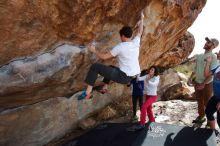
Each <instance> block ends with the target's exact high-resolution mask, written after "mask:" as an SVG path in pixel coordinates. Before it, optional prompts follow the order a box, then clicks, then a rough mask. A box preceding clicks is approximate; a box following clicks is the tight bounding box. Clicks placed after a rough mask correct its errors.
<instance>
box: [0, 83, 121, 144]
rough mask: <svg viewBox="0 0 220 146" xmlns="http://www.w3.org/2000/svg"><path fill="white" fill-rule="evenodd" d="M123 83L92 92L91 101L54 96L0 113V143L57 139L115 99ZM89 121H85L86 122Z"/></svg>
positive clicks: (40, 141)
mask: <svg viewBox="0 0 220 146" xmlns="http://www.w3.org/2000/svg"><path fill="white" fill-rule="evenodd" d="M122 91H123V86H120V87H116V86H115V88H112V92H110V93H107V94H104V95H103V94H100V93H95V94H94V96H95V98H92V99H90V100H81V101H78V100H77V96H78V94H75V95H74V96H72V97H70V98H65V97H56V98H51V99H49V100H46V101H43V102H40V103H37V104H34V105H27V106H22V107H19V108H14V109H8V110H5V111H3V112H1V113H0V145H2V146H3V145H4V146H5V145H8V146H33V145H34V146H41V145H44V144H46V143H48V142H49V141H51V140H52V139H54V138H59V137H61V136H63V135H65V134H66V133H67V132H70V130H72V129H73V128H75V127H76V124H77V122H78V121H79V120H81V119H83V118H85V117H86V116H87V115H88V114H89V113H91V112H92V111H96V110H98V109H100V108H103V107H105V106H106V105H107V104H109V103H111V102H112V101H115V100H117V98H119V97H120V96H121V94H122ZM87 124H88V123H87Z"/></svg>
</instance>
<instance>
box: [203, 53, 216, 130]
mask: <svg viewBox="0 0 220 146" xmlns="http://www.w3.org/2000/svg"><path fill="white" fill-rule="evenodd" d="M217 58H218V60H220V51H219V52H218V53H217ZM212 59H213V58H212V56H209V57H208V58H207V62H206V66H205V72H204V74H205V76H207V77H209V76H211V75H214V79H213V90H214V95H213V96H212V98H211V99H210V100H209V102H208V104H207V107H206V110H205V113H206V117H207V126H209V127H210V128H212V129H215V118H214V116H213V115H214V113H215V112H216V111H217V123H218V126H219V127H220V65H218V66H217V67H216V68H214V69H212V68H210V66H211V62H212Z"/></svg>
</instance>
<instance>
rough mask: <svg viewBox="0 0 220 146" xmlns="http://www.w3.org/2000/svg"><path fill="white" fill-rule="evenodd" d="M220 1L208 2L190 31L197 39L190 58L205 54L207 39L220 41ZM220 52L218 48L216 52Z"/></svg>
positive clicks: (210, 0) (208, 0)
mask: <svg viewBox="0 0 220 146" xmlns="http://www.w3.org/2000/svg"><path fill="white" fill-rule="evenodd" d="M219 17H220V0H207V3H206V5H205V7H204V8H203V10H202V12H201V13H200V14H199V16H198V17H197V19H196V20H195V22H194V23H193V25H192V26H191V27H190V28H189V29H188V31H189V32H191V33H192V34H193V35H194V37H195V48H194V50H193V52H192V53H191V55H190V56H193V55H194V54H198V53H203V52H204V50H203V46H204V43H205V39H204V38H205V37H206V36H207V37H209V38H216V39H218V40H219V41H220V19H219ZM218 50H220V47H219V46H218V47H217V48H216V49H215V50H214V52H217V51H218Z"/></svg>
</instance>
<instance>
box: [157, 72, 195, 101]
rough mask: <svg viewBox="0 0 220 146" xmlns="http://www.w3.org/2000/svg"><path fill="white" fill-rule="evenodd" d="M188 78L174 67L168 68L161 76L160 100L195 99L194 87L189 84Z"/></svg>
mask: <svg viewBox="0 0 220 146" xmlns="http://www.w3.org/2000/svg"><path fill="white" fill-rule="evenodd" d="M187 81H188V78H187V77H186V76H185V75H184V74H182V73H180V72H177V71H175V70H174V69H168V70H166V71H165V72H164V73H163V74H162V75H161V76H160V84H159V87H158V98H159V100H163V101H164V100H172V99H188V100H192V99H193V100H195V97H194V96H193V93H194V92H195V90H194V88H193V87H190V86H188V85H187Z"/></svg>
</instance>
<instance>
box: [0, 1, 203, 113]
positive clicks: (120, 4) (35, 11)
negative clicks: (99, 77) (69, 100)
mask: <svg viewBox="0 0 220 146" xmlns="http://www.w3.org/2000/svg"><path fill="white" fill-rule="evenodd" d="M205 2H206V1H205V0H202V1H196V0H193V1H183V0H163V1H162V0H154V1H152V0H149V1H142V0H135V1H134V0H133V1H125V0H113V1H112V0H107V1H102V0H96V1H94V0H87V1H78V0H73V1H67V0H59V1H55V0H52V1H28V0H19V1H15V0H9V1H2V2H1V3H0V6H1V7H0V14H1V21H0V28H1V29H0V34H1V39H0V58H1V59H0V64H1V68H0V108H1V109H5V108H12V107H18V106H21V105H27V104H32V103H36V102H40V101H43V100H46V99H49V98H51V97H57V96H69V95H71V94H72V93H74V92H76V91H79V90H80V89H82V80H84V77H85V74H86V73H87V70H88V67H89V66H90V64H91V63H93V62H96V61H97V60H96V59H94V57H92V55H91V54H88V53H87V51H86V48H84V45H85V44H87V43H88V42H91V41H94V42H96V46H97V48H98V49H99V50H100V51H105V50H108V49H109V48H111V47H112V46H114V45H115V44H116V43H117V42H119V36H118V31H119V29H120V28H121V27H122V26H123V25H130V26H134V25H135V24H136V23H137V21H138V19H139V15H140V11H141V10H142V9H144V15H145V20H144V25H145V30H144V34H143V36H142V43H141V51H140V63H141V66H142V68H148V67H149V66H150V65H153V64H157V65H160V66H168V65H169V64H178V63H180V62H181V61H182V60H183V59H185V58H186V57H187V55H188V54H189V53H190V52H191V51H192V48H193V44H194V43H193V41H194V40H193V37H192V36H191V35H189V34H188V33H187V32H186V30H187V28H188V27H189V26H191V24H192V23H193V21H194V20H195V19H196V17H197V16H198V14H199V12H200V11H201V10H202V8H203V7H204V5H205ZM187 44H188V45H187ZM169 52H171V53H169ZM168 58H169V59H168ZM171 58H173V59H171Z"/></svg>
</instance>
